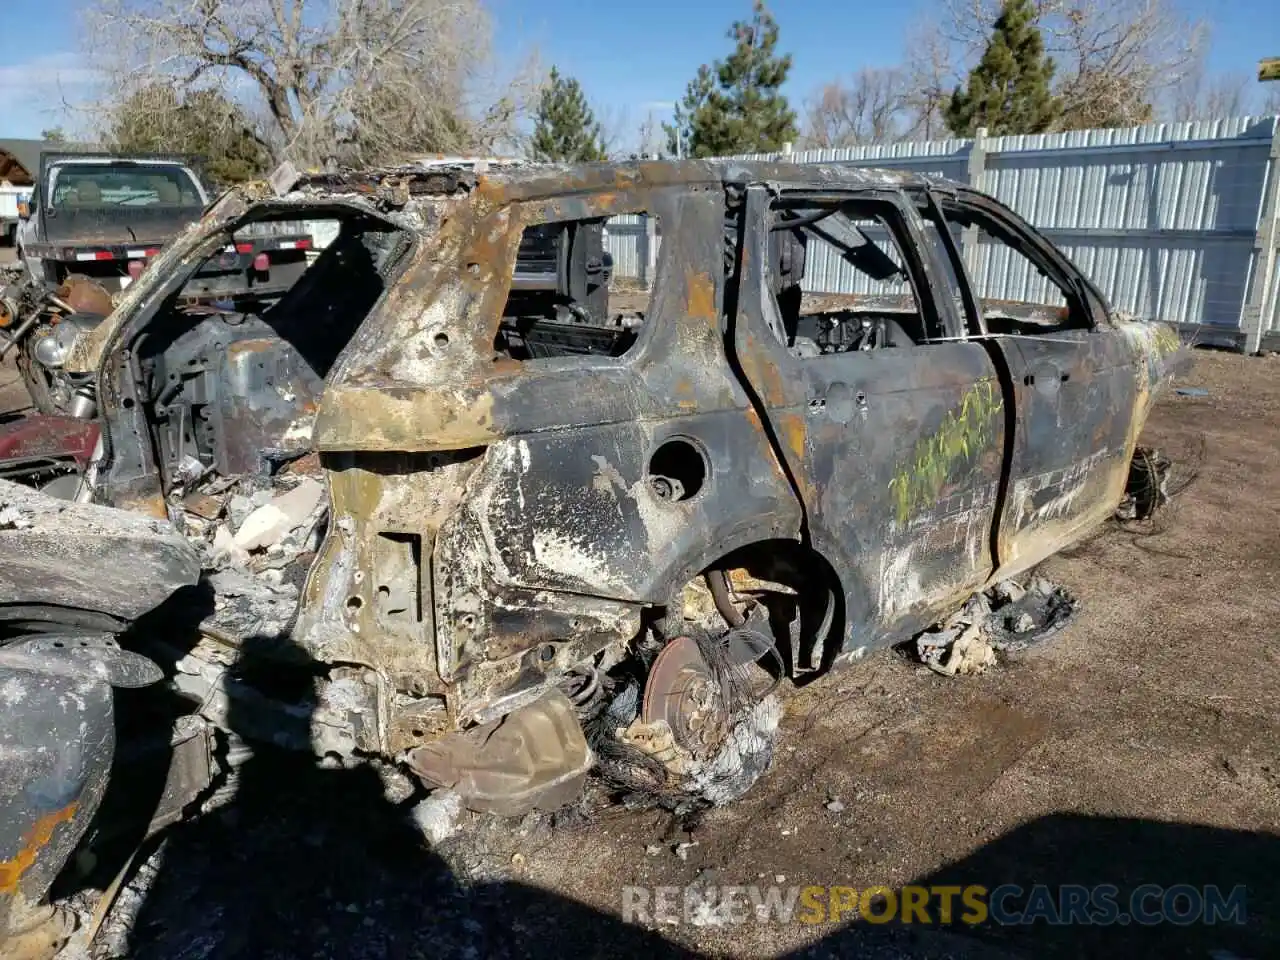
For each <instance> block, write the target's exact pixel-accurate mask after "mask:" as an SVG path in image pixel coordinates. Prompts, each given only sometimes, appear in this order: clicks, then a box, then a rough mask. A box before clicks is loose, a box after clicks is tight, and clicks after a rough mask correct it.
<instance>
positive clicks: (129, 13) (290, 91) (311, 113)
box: [88, 0, 532, 163]
mask: <svg viewBox="0 0 1280 960" xmlns="http://www.w3.org/2000/svg"><path fill="white" fill-rule="evenodd" d="M88 27H89V29H88V38H89V44H88V47H89V49H88V52H89V54H90V56H91V58H92V61H93V62H94V63H95V64H96V65H97V67H98V68H99V69H100V70H102V71H103V73H104V75H105V76H106V77H107V84H106V96H105V98H104V100H105V103H104V104H103V107H104V109H103V114H104V116H105V117H106V118H107V119H108V122H109V121H110V117H111V113H112V108H113V107H114V106H115V105H118V104H119V103H121V102H124V101H125V100H127V98H128V97H129V96H130V95H131V94H132V93H134V92H136V90H137V89H140V88H142V87H145V86H148V85H153V84H156V83H164V84H167V85H169V86H171V87H172V88H173V89H175V90H176V91H177V92H179V93H180V94H185V93H187V92H189V91H193V90H200V89H210V88H212V89H216V90H219V91H220V92H222V93H224V94H226V95H227V96H228V97H230V98H232V99H233V100H235V101H236V102H238V103H241V104H243V105H244V106H245V108H246V110H247V112H249V113H250V115H252V116H255V117H257V118H258V120H259V125H260V127H261V130H260V133H261V136H262V139H263V141H264V142H265V143H266V144H268V145H269V147H270V149H271V152H272V154H273V155H274V156H275V158H276V159H282V158H285V157H288V158H291V159H294V160H298V161H301V162H304V163H319V162H322V161H324V160H326V159H328V158H330V157H334V156H338V157H340V158H341V159H344V160H347V161H350V162H357V163H368V162H375V161H382V160H393V159H399V158H403V157H405V156H408V155H413V154H415V153H417V154H420V153H424V152H437V151H440V152H457V151H465V150H476V149H480V150H487V149H491V148H492V147H493V145H494V144H495V143H496V142H499V141H501V140H503V139H504V138H506V137H508V136H509V135H510V134H511V133H512V130H513V126H514V121H515V119H516V117H517V114H519V113H520V111H521V110H522V109H523V107H524V106H525V104H526V101H525V100H524V95H527V94H530V93H532V85H530V84H525V83H521V82H518V81H519V79H520V78H519V77H517V78H515V81H516V82H512V80H511V78H503V79H502V80H501V81H499V80H497V79H495V78H493V77H490V76H487V75H486V70H487V69H488V68H489V66H490V64H491V58H490V55H489V53H490V49H489V37H490V32H489V22H488V19H487V16H486V14H485V12H484V10H483V8H482V7H481V4H480V0H101V2H99V3H98V4H97V5H96V7H95V8H94V10H93V11H92V12H91V13H90V14H89V22H88ZM498 83H501V88H502V93H501V95H497V94H495V93H494V92H493V90H494V88H495V85H496V84H498Z"/></svg>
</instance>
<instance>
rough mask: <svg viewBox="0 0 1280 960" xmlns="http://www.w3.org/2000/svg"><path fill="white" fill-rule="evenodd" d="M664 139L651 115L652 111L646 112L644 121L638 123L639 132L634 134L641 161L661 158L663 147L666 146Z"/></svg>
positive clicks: (659, 127) (654, 118)
mask: <svg viewBox="0 0 1280 960" xmlns="http://www.w3.org/2000/svg"><path fill="white" fill-rule="evenodd" d="M666 139H667V138H666V136H665V135H664V134H663V133H662V127H661V126H660V125H659V123H658V120H657V118H656V117H654V115H653V111H652V110H650V111H648V112H647V113H646V114H645V118H644V120H642V121H641V123H640V129H639V131H637V133H636V142H637V150H638V155H639V157H640V158H641V159H652V158H655V157H661V156H662V155H663V147H664V146H665V145H666Z"/></svg>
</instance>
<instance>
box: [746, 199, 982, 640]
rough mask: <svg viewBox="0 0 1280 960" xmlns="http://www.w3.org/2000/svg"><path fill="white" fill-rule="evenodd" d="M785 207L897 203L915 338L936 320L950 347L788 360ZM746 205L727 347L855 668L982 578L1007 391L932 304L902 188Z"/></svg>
mask: <svg viewBox="0 0 1280 960" xmlns="http://www.w3.org/2000/svg"><path fill="white" fill-rule="evenodd" d="M784 193H785V194H789V195H796V194H799V195H802V196H804V197H805V199H812V200H814V201H815V202H818V201H822V200H831V201H834V202H839V201H840V200H850V201H852V200H858V199H863V200H869V201H881V202H887V203H889V204H890V205H892V207H893V208H894V210H895V212H896V215H897V226H899V227H900V228H901V229H902V230H903V231H904V233H905V235H904V236H895V238H894V242H895V243H896V244H897V245H898V246H899V247H900V252H901V253H902V254H903V256H904V257H905V259H906V260H907V265H908V269H909V270H910V272H911V284H912V288H913V292H914V294H915V297H916V302H917V305H918V306H919V307H920V309H921V311H922V314H924V315H925V317H926V323H925V326H926V328H928V327H929V322H928V320H929V315H932V319H934V320H935V322H940V323H941V324H942V327H943V329H944V330H945V331H946V334H947V335H946V336H944V337H942V338H939V339H934V340H929V341H927V342H925V343H918V344H916V345H914V346H912V347H893V348H882V349H877V350H872V351H861V352H850V353H838V354H828V355H823V356H818V357H809V358H800V357H797V356H795V355H793V354H792V353H791V351H790V350H789V349H788V347H787V346H786V344H785V343H784V342H783V341H782V339H781V337H780V336H779V335H778V327H779V326H780V324H777V323H771V322H770V314H771V312H772V313H774V318H775V319H776V310H777V306H776V303H775V301H774V300H773V293H772V290H771V289H770V285H769V282H768V276H769V275H768V264H767V257H768V251H769V244H768V236H769V227H768V225H769V223H770V219H769V218H770V216H771V210H772V206H773V204H774V201H775V200H776V199H777V198H778V197H779V196H781V195H783V194H784ZM746 194H747V196H746V202H745V208H744V214H743V215H744V218H745V225H744V229H743V238H744V249H743V251H742V256H741V260H740V262H741V263H742V265H743V268H742V276H741V279H740V295H739V297H738V308H737V311H736V312H735V313H734V315H733V316H732V317H731V324H732V327H731V329H730V341H731V343H732V346H733V352H734V356H735V361H736V364H737V366H738V369H739V374H740V376H741V377H742V379H743V383H744V386H745V387H746V388H747V389H748V391H749V392H750V393H751V394H752V397H753V401H754V402H755V404H756V407H757V410H758V411H759V413H760V417H761V419H762V421H763V422H764V423H765V424H766V425H767V428H768V429H769V430H770V431H771V435H772V438H773V443H774V446H775V449H776V450H777V453H778V457H779V459H780V460H781V461H782V462H783V463H784V464H786V465H787V468H788V470H789V472H790V475H791V479H792V482H793V485H794V487H795V490H796V494H797V497H798V499H799V500H800V501H801V504H802V506H803V508H804V511H805V514H804V515H805V527H804V531H803V532H804V537H805V539H806V541H807V542H808V544H809V545H810V546H811V547H812V548H813V549H814V550H815V551H816V552H818V553H819V554H820V555H822V556H823V557H824V558H825V559H826V560H827V562H828V563H830V564H831V566H832V568H833V570H834V571H835V574H836V576H837V578H838V579H839V580H840V586H841V589H842V591H843V594H844V601H845V602H844V609H845V617H844V621H845V624H844V625H845V635H844V637H843V641H842V644H841V649H842V651H843V652H845V653H847V654H850V655H856V653H857V652H858V651H860V650H861V649H863V648H866V647H871V646H876V645H881V644H884V643H886V642H892V641H893V640H896V639H900V638H901V637H903V636H905V635H909V634H910V633H912V632H914V631H916V630H918V629H922V628H923V627H926V626H928V625H929V624H931V623H932V622H934V620H936V618H937V616H938V614H939V613H940V612H941V611H943V610H945V609H947V608H949V607H951V606H954V605H955V603H957V602H959V601H961V600H963V599H964V598H965V597H967V596H968V595H969V594H970V593H972V592H973V590H975V589H977V588H978V587H979V586H981V584H982V583H984V582H986V580H987V578H988V576H989V575H990V573H991V571H992V568H993V566H994V564H993V560H992V551H991V547H992V541H993V530H994V529H995V518H996V515H997V514H996V510H997V509H998V504H999V502H1000V499H1001V496H1002V492H1003V486H1004V483H1005V479H1006V478H1005V471H1004V449H1005V435H1006V433H1007V427H1006V419H1005V413H1004V395H1003V390H1002V387H1001V385H1000V383H999V379H998V375H997V370H996V365H995V362H994V361H993V360H992V358H991V356H990V352H989V349H988V347H987V346H986V345H984V344H982V343H969V342H966V341H965V339H964V338H963V336H960V335H959V334H960V333H962V331H961V330H960V329H959V328H958V326H957V324H958V323H959V313H958V311H957V310H956V308H955V304H954V303H953V302H950V301H949V299H944V298H941V297H939V296H938V287H937V282H936V279H935V277H934V274H935V273H936V271H937V269H938V262H937V261H936V260H935V259H934V258H933V255H932V254H931V252H930V251H931V246H930V245H928V244H926V243H925V242H924V240H923V235H922V231H921V226H922V225H921V223H920V221H919V217H918V214H917V213H916V211H915V209H914V207H913V205H912V203H911V202H910V201H909V200H908V198H907V196H906V195H905V194H904V193H903V191H902V190H900V189H898V188H896V187H884V188H877V189H867V188H861V189H848V190H841V189H838V188H831V187H827V186H826V185H823V186H822V187H820V188H815V189H805V188H804V186H803V185H799V186H796V187H795V188H794V189H787V190H783V189H782V188H780V187H779V186H778V185H776V184H756V185H752V186H749V187H748V189H747V191H746ZM895 233H896V231H895ZM827 655H828V656H833V655H834V651H831V650H828V651H827Z"/></svg>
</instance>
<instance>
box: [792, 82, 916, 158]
mask: <svg viewBox="0 0 1280 960" xmlns="http://www.w3.org/2000/svg"><path fill="white" fill-rule="evenodd" d="M906 93H907V81H906V75H905V74H904V73H903V71H902V70H900V69H898V68H896V67H891V68H888V69H877V68H874V67H865V68H863V69H861V70H859V71H858V72H857V73H855V74H854V75H853V76H852V77H850V78H849V82H848V83H841V82H839V81H837V82H835V83H828V84H827V85H826V86H824V87H823V88H822V89H821V90H819V91H818V93H817V95H816V96H815V97H814V99H813V100H811V101H810V102H809V103H808V104H806V106H805V132H804V139H805V142H806V144H808V145H811V146H814V147H850V146H855V145H857V144H863V143H891V142H894V141H896V140H900V139H902V136H903V134H904V132H905V131H906V130H907V129H908V127H909V126H910V123H909V117H908V116H907V109H908V104H907V99H906Z"/></svg>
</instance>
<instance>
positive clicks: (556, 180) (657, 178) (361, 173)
mask: <svg viewBox="0 0 1280 960" xmlns="http://www.w3.org/2000/svg"><path fill="white" fill-rule="evenodd" d="M765 182H768V183H784V184H794V185H803V186H806V187H810V188H818V189H821V188H822V187H824V186H829V187H831V188H834V189H850V188H853V189H858V188H866V189H874V188H877V187H923V186H926V185H928V184H935V185H937V184H947V185H952V186H957V187H959V186H963V185H962V184H958V183H952V181H949V180H946V179H944V178H941V177H926V176H923V175H921V174H918V173H909V172H904V171H900V170H886V169H879V168H866V167H852V166H846V165H842V164H837V163H821V164H816V163H815V164H794V163H774V162H768V161H754V160H753V161H741V160H647V161H629V162H625V163H582V164H556V163H525V162H521V161H518V160H467V159H444V160H426V161H416V162H413V163H408V164H403V165H399V166H390V167H378V168H369V169H363V170H354V169H348V170H339V171H336V172H330V173H310V174H304V175H302V176H301V177H300V179H298V181H297V182H296V184H295V186H294V189H296V190H302V191H304V192H330V191H332V192H339V193H346V192H355V193H370V194H372V193H382V192H385V191H387V190H388V189H391V190H399V191H403V192H404V193H405V194H407V195H439V194H453V193H457V192H458V191H460V190H461V191H465V192H469V191H471V190H477V191H479V192H481V193H482V194H486V195H488V196H489V197H491V198H492V199H494V200H497V201H505V202H510V201H518V200H537V199H543V198H549V197H556V196H564V195H566V194H574V193H593V192H597V191H601V190H620V191H621V190H636V189H646V188H660V187H670V186H678V185H680V184H690V185H693V184H712V183H765ZM406 200H407V196H406Z"/></svg>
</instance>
